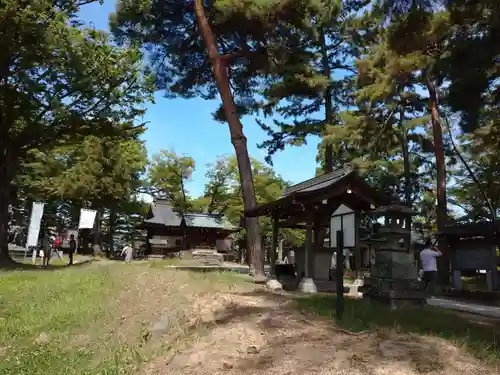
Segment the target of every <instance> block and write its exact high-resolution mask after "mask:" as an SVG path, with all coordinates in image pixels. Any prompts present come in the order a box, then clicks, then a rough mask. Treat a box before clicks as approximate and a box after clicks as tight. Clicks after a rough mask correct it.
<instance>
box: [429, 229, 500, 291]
mask: <svg viewBox="0 0 500 375" xmlns="http://www.w3.org/2000/svg"><path fill="white" fill-rule="evenodd" d="M438 236H440V237H445V238H446V243H447V244H448V249H449V250H450V258H451V269H452V284H453V287H454V288H455V289H456V290H457V291H461V290H462V289H463V286H462V273H470V272H472V273H476V272H477V271H479V270H481V271H484V272H486V283H487V289H488V291H490V292H491V291H499V290H500V271H498V267H500V256H498V253H497V248H498V247H499V246H500V224H498V223H497V224H496V226H495V225H493V223H491V222H486V223H466V224H455V225H448V226H446V227H445V228H444V230H443V231H442V232H440V233H438Z"/></svg>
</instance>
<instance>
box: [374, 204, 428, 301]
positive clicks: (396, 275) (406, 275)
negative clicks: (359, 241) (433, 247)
mask: <svg viewBox="0 0 500 375" xmlns="http://www.w3.org/2000/svg"><path fill="white" fill-rule="evenodd" d="M371 215H372V216H373V218H374V219H376V220H377V221H378V223H380V224H378V225H376V229H375V228H374V229H373V231H372V234H371V236H372V238H376V240H374V241H373V245H374V248H375V258H374V262H373V264H372V267H371V275H370V278H369V279H368V280H367V283H365V284H368V285H369V287H368V288H367V289H368V290H367V292H365V295H367V296H369V298H370V299H372V300H376V301H378V302H383V303H386V304H388V305H389V306H390V307H391V308H393V309H396V308H398V307H401V306H406V305H415V304H417V305H418V304H423V303H424V302H425V292H424V291H422V290H421V288H420V284H419V281H418V268H417V266H416V264H415V258H414V255H413V252H411V250H410V241H411V226H410V222H411V217H412V215H414V212H413V210H412V209H411V208H410V207H407V206H400V205H392V206H384V207H380V208H378V209H376V210H374V211H372V212H371Z"/></svg>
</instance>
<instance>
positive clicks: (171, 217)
mask: <svg viewBox="0 0 500 375" xmlns="http://www.w3.org/2000/svg"><path fill="white" fill-rule="evenodd" d="M182 220H183V218H182V215H181V214H180V213H178V212H176V211H174V209H173V207H172V206H171V204H170V202H169V201H168V200H165V199H157V200H155V201H154V202H153V203H152V204H151V207H150V209H149V214H148V218H147V219H146V220H144V223H147V224H157V225H165V226H168V227H179V226H181V224H182ZM184 222H185V223H186V226H187V227H192V228H214V229H224V230H234V231H236V230H238V228H237V227H235V226H234V225H232V224H231V223H230V222H229V221H227V220H226V219H225V218H224V216H222V215H218V214H201V213H186V214H184Z"/></svg>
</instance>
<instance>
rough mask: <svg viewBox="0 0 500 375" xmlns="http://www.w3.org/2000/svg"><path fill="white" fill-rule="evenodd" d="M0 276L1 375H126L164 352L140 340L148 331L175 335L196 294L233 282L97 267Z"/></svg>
mask: <svg viewBox="0 0 500 375" xmlns="http://www.w3.org/2000/svg"><path fill="white" fill-rule="evenodd" d="M0 275H1V276H0V374H1V375H7V374H9V375H10V374H11V375H28V374H29V375H34V374H40V375H42V374H44V375H45V374H54V375H55V374H64V375H70V374H93V375H97V374H103V375H104V374H106V375H107V374H125V373H133V372H134V370H135V369H137V367H138V366H140V365H141V363H142V362H144V361H147V359H148V357H149V356H152V355H153V354H154V352H155V351H156V350H160V349H163V350H164V349H165V348H163V347H159V346H158V345H159V344H158V343H155V344H152V343H151V342H149V341H148V340H147V335H146V333H147V332H149V331H150V326H151V325H154V324H155V322H158V321H163V323H162V325H163V326H164V327H163V331H162V334H166V335H171V334H172V335H173V334H175V332H182V331H183V330H184V329H185V326H186V324H187V323H188V321H189V319H190V318H191V316H192V311H191V309H192V303H191V302H190V301H191V300H193V299H196V295H199V294H200V293H201V294H203V293H210V292H212V291H214V290H229V289H231V288H232V287H233V285H234V284H235V283H240V282H241V277H240V276H236V275H232V274H224V275H220V274H211V273H206V274H195V273H188V272H177V271H173V270H165V269H158V268H155V267H150V265H149V264H139V265H125V264H121V263H116V264H111V263H107V264H99V262H98V263H97V264H88V265H84V266H79V267H64V268H53V269H49V270H42V269H35V270H31V271H15V270H13V271H4V272H2V273H1V274H0ZM165 322H166V323H165ZM162 345H163V344H162ZM168 345H172V344H171V343H170V344H168Z"/></svg>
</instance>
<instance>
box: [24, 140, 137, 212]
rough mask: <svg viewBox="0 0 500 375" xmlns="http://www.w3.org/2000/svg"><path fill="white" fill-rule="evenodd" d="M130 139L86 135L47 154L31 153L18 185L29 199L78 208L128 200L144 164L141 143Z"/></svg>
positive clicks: (108, 204) (135, 186) (107, 204)
mask: <svg viewBox="0 0 500 375" xmlns="http://www.w3.org/2000/svg"><path fill="white" fill-rule="evenodd" d="M134 138H135V137H134ZM134 138H131V139H126V138H125V139H119V138H116V137H96V136H88V137H85V139H84V140H83V141H82V142H80V143H77V144H75V145H66V146H60V147H58V148H56V149H53V150H51V151H50V152H42V151H33V152H32V153H31V155H30V156H31V157H30V159H29V160H28V161H27V162H26V163H25V164H24V170H25V173H24V174H22V175H20V176H19V185H20V187H21V189H22V190H23V191H24V192H25V193H27V194H28V197H30V198H32V199H42V200H44V199H45V200H47V199H48V200H51V199H69V200H72V201H74V202H79V203H80V205H82V206H85V205H94V206H100V205H104V206H110V205H113V204H114V203H115V202H119V201H121V200H124V199H128V197H129V196H130V195H131V194H132V193H133V192H134V191H136V189H137V188H138V186H139V185H140V180H139V178H140V175H141V174H142V173H143V172H144V170H145V168H146V165H147V153H146V149H145V147H144V144H143V143H142V141H138V140H136V139H134Z"/></svg>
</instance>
